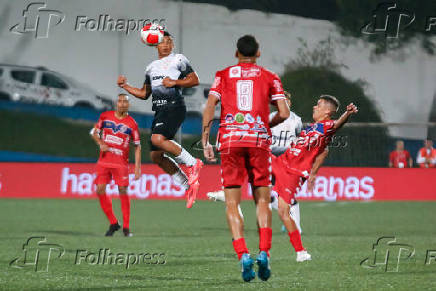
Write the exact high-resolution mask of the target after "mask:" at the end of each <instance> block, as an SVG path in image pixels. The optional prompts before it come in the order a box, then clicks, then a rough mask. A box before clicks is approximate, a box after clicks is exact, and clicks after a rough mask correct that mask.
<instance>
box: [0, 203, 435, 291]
mask: <svg viewBox="0 0 436 291" xmlns="http://www.w3.org/2000/svg"><path fill="white" fill-rule="evenodd" d="M184 204H185V202H183V201H136V200H134V201H132V218H131V230H132V232H133V233H134V236H133V237H131V238H125V237H123V236H122V235H121V232H118V233H116V234H115V236H114V237H112V238H107V237H104V236H103V234H104V232H105V231H106V229H107V226H108V225H107V222H106V219H105V218H104V216H103V214H102V212H101V210H100V208H99V203H98V201H97V200H15V199H2V200H0V233H1V235H0V289H2V290H25V289H38V290H39V289H86V288H96V289H116V290H118V289H146V288H150V289H164V288H166V289H188V290H192V289H197V288H198V289H213V288H218V289H228V290H232V289H259V288H268V289H272V288H278V289H291V288H293V289H301V290H321V289H322V290H327V289H330V290H331V289H347V290H356V289H358V290H360V289H364V290H375V289H377V290H384V289H386V290H388V289H389V290H412V289H414V290H423V289H436V281H435V275H436V261H435V259H433V260H432V261H431V262H430V264H427V265H426V264H425V261H426V252H427V250H435V252H434V253H433V256H434V257H436V227H435V225H436V203H435V202H425V203H418V202H369V203H365V202H334V203H327V202H302V203H301V216H302V227H303V244H304V246H305V247H306V248H307V250H308V251H309V252H310V253H311V254H312V259H313V260H312V261H310V262H304V263H297V262H296V261H295V253H294V251H293V249H292V248H291V245H290V243H289V238H288V236H287V235H286V234H283V233H281V231H280V227H281V224H280V222H279V219H278V217H277V213H276V212H273V247H272V250H271V257H272V261H271V267H272V276H271V278H270V280H269V281H267V282H262V281H260V280H259V279H258V278H256V279H255V280H254V281H252V282H250V283H244V282H243V281H242V279H241V275H240V268H239V266H238V263H237V260H236V257H235V254H234V252H233V248H232V244H231V239H230V235H229V231H228V229H227V224H226V220H225V216H224V205H223V204H222V203H219V202H209V201H199V202H197V203H196V204H195V205H194V207H193V208H192V209H190V210H188V209H186V208H185V205H184ZM242 208H243V211H244V216H245V221H246V234H245V236H246V240H247V244H248V247H249V249H250V250H251V252H252V253H253V254H256V253H257V246H258V238H257V231H256V225H255V220H254V215H255V211H254V206H253V203H252V202H244V203H243V205H242ZM114 209H115V212H116V214H117V217H118V218H119V219H121V214H120V207H119V201H118V199H115V200H114ZM31 236H44V237H46V239H47V243H49V244H58V245H60V246H62V247H63V248H64V249H65V253H64V255H63V256H62V257H61V258H57V257H56V254H57V251H56V250H55V251H53V255H52V256H51V257H50V262H49V265H48V267H49V268H48V271H46V272H35V266H33V265H28V266H24V267H22V268H15V267H11V266H10V265H9V264H10V262H11V261H12V260H13V259H14V258H17V257H21V258H22V257H23V249H22V247H23V244H24V243H25V242H26V240H27V239H28V238H29V237H31ZM381 236H395V237H396V239H397V243H402V244H407V245H409V246H412V247H413V248H414V249H415V255H414V256H413V257H412V258H410V259H408V260H406V259H403V258H401V259H400V262H399V265H398V266H399V267H398V272H385V268H384V266H383V265H380V266H378V267H376V268H372V269H371V268H364V267H362V266H361V265H360V262H361V261H362V260H363V259H365V258H367V257H370V256H371V254H372V253H373V251H372V245H373V244H374V243H375V242H376V240H377V238H379V237H381ZM100 249H109V250H110V252H112V253H115V254H120V255H121V256H122V255H123V254H128V253H132V254H135V255H137V254H146V253H148V254H150V255H149V256H151V254H154V253H159V254H161V253H162V254H164V255H163V256H162V257H161V259H162V258H163V259H164V261H165V264H160V263H161V261H159V259H157V260H156V261H153V260H150V257H147V260H145V262H146V263H144V260H142V261H141V262H140V263H139V264H132V265H130V267H129V268H128V269H126V265H125V264H124V262H123V259H122V258H120V260H119V261H118V263H119V264H101V263H98V264H94V265H92V264H88V263H87V262H83V260H82V261H81V262H80V264H75V259H76V254H77V250H86V252H87V253H85V254H89V253H98V252H99V250H100ZM381 249H383V248H381ZM384 250H386V248H384ZM396 250H398V248H397V249H396ZM394 253H395V250H394V251H392V252H391V253H390V254H394ZM395 254H396V253H395ZM144 256H145V255H144ZM29 257H31V255H29ZM40 257H41V258H42V257H44V254H43V252H41V253H40ZM89 258H91V257H89ZM142 258H143V257H142ZM394 259H395V257H394ZM90 260H91V259H90ZM132 261H133V259H132ZM94 262H95V261H94ZM112 262H114V260H112ZM151 262H159V264H150V263H151ZM391 262H392V261H391ZM106 263H107V262H106ZM147 263H148V264H147Z"/></svg>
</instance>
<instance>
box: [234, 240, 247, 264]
mask: <svg viewBox="0 0 436 291" xmlns="http://www.w3.org/2000/svg"><path fill="white" fill-rule="evenodd" d="M233 248H234V249H235V252H236V254H237V255H238V260H240V259H241V257H242V255H243V254H245V253H247V254H248V253H250V252H249V251H248V249H247V245H246V244H245V239H244V238H243V237H241V238H240V239H237V240H233Z"/></svg>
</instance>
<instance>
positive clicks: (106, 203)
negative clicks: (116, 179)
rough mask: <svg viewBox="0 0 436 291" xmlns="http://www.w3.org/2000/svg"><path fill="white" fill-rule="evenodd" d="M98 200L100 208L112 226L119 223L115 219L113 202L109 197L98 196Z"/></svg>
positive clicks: (104, 195)
mask: <svg viewBox="0 0 436 291" xmlns="http://www.w3.org/2000/svg"><path fill="white" fill-rule="evenodd" d="M97 196H98V199H99V200H100V206H101V209H102V210H103V212H104V214H106V217H107V219H109V223H110V224H115V223H117V222H118V221H117V218H116V217H115V214H114V212H113V210H112V200H111V199H110V198H109V197H107V195H106V194H100V195H97Z"/></svg>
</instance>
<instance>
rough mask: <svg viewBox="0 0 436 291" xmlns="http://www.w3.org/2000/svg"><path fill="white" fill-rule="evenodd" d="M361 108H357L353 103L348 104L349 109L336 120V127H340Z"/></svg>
mask: <svg viewBox="0 0 436 291" xmlns="http://www.w3.org/2000/svg"><path fill="white" fill-rule="evenodd" d="M358 111H359V110H357V106H356V105H354V104H353V103H350V104H348V105H347V111H345V112H344V114H342V115H341V117H339V119H338V120H336V121H335V125H334V126H333V127H334V129H336V130H337V129H340V128H341V127H342V126H343V125H344V124H345V123H346V122H347V121H348V118H350V116H351V115H353V114H356V113H357V112H358Z"/></svg>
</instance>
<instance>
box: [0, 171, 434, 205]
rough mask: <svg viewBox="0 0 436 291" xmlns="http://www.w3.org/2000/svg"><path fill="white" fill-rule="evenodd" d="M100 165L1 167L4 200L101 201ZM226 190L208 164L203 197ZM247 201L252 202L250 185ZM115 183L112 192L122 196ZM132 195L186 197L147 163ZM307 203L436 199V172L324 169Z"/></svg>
mask: <svg viewBox="0 0 436 291" xmlns="http://www.w3.org/2000/svg"><path fill="white" fill-rule="evenodd" d="M94 168H95V165H94V164H74V163H69V164H64V163H0V198H95V185H94V179H95V177H96V174H95V171H94ZM218 189H221V177H220V169H219V166H217V165H207V166H205V167H204V168H203V169H202V171H201V175H200V191H199V195H198V197H197V199H207V197H206V193H207V192H210V191H216V190H218ZM242 191H243V198H244V199H251V191H250V189H249V187H247V185H245V186H244V187H243V189H242ZM117 193H118V190H117V187H116V185H115V184H113V182H112V183H111V184H110V185H108V187H107V194H109V195H117ZM128 193H129V195H130V197H131V198H136V199H185V197H184V196H185V195H184V191H183V190H182V189H181V187H180V186H179V185H177V184H176V183H175V182H174V181H173V179H172V178H171V176H170V175H168V174H165V173H164V172H163V171H162V170H161V169H159V168H158V167H157V166H155V165H149V164H147V165H143V166H142V175H141V178H140V179H139V180H137V181H135V180H133V174H130V186H129V188H128ZM297 198H299V199H301V200H327V201H335V200H436V169H387V168H329V167H325V168H322V169H321V170H320V172H319V175H318V177H317V180H316V183H315V187H314V189H313V191H312V192H308V191H307V186H306V184H304V185H303V187H302V189H301V191H300V192H299V193H298V194H297Z"/></svg>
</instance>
